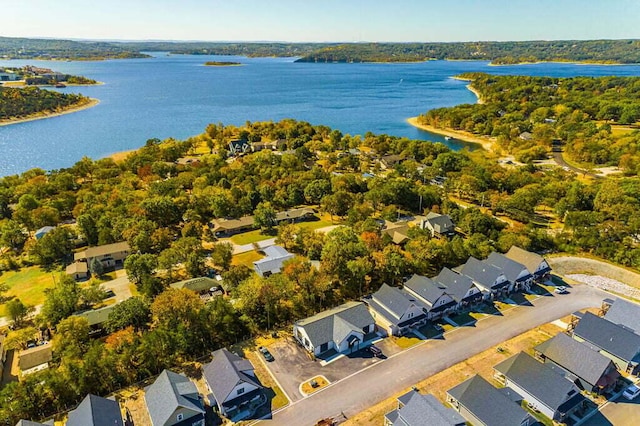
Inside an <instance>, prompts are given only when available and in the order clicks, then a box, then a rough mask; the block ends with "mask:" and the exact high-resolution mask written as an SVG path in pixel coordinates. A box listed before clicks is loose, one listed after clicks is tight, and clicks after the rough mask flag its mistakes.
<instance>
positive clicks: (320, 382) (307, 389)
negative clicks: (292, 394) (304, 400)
mask: <svg viewBox="0 0 640 426" xmlns="http://www.w3.org/2000/svg"><path fill="white" fill-rule="evenodd" d="M312 380H315V381H316V384H317V385H316V387H315V388H314V387H313V386H311V381H312ZM328 384H329V382H328V381H327V379H325V377H324V376H316V377H314V378H312V379H309V380H307V381H306V382H304V383H303V384H302V392H303V393H305V394H306V395H310V394H312V393H314V392H317V391H319V390H320V389H322V388H323V387H325V386H327V385H328Z"/></svg>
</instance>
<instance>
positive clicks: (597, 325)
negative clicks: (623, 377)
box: [572, 312, 640, 374]
mask: <svg viewBox="0 0 640 426" xmlns="http://www.w3.org/2000/svg"><path fill="white" fill-rule="evenodd" d="M572 337H573V338H574V339H576V340H577V341H579V342H584V343H586V344H588V345H589V346H590V347H591V348H593V349H595V350H597V351H598V352H600V353H601V354H602V355H604V356H606V357H607V358H609V359H611V360H612V361H613V362H614V363H615V364H616V366H617V367H618V369H619V370H620V371H624V372H627V373H629V374H638V372H639V371H640V369H639V368H638V366H639V365H640V335H638V334H636V333H634V332H633V331H631V330H630V329H628V328H626V327H623V326H621V325H618V324H614V323H612V322H611V321H607V320H606V319H604V318H600V317H599V316H597V315H594V314H592V313H591V312H585V314H584V315H583V316H582V318H581V319H580V321H579V322H578V325H576V327H575V328H574V329H573V333H572Z"/></svg>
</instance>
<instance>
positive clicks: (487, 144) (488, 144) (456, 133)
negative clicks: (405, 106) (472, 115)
mask: <svg viewBox="0 0 640 426" xmlns="http://www.w3.org/2000/svg"><path fill="white" fill-rule="evenodd" d="M407 123H409V124H411V125H412V126H414V127H417V128H418V129H421V130H426V131H427V132H431V133H436V134H438V135H443V136H449V137H450V138H453V139H457V140H460V141H463V142H469V143H475V144H478V145H481V146H482V149H484V150H485V151H489V152H493V151H494V145H493V141H492V140H490V139H487V138H482V137H480V136H477V135H474V134H472V133H469V132H465V131H462V130H453V129H440V128H438V127H433V126H429V125H428V124H421V123H418V117H411V118H408V119H407Z"/></svg>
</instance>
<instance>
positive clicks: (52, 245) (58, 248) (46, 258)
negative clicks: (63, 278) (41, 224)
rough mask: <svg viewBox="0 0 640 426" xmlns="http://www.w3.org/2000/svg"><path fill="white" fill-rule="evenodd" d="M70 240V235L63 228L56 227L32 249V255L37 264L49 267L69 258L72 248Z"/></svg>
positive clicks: (71, 236)
mask: <svg viewBox="0 0 640 426" xmlns="http://www.w3.org/2000/svg"><path fill="white" fill-rule="evenodd" d="M72 238H73V235H72V233H71V232H70V231H69V230H68V229H67V228H66V227H64V226H58V227H56V228H54V229H53V230H52V231H51V232H48V233H47V234H46V235H45V236H44V237H42V238H40V239H39V240H38V241H37V242H36V244H35V246H34V247H33V254H34V255H35V256H36V258H37V260H38V263H39V264H41V265H45V266H49V265H53V264H54V263H56V262H60V261H62V260H63V259H64V258H65V257H67V256H69V255H70V253H71V250H72V248H73V243H72Z"/></svg>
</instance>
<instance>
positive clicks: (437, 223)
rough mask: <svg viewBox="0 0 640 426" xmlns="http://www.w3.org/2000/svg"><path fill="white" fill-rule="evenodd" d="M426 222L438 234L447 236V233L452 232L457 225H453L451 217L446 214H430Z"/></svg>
mask: <svg viewBox="0 0 640 426" xmlns="http://www.w3.org/2000/svg"><path fill="white" fill-rule="evenodd" d="M426 221H427V222H429V224H430V225H431V227H432V228H433V230H434V231H436V232H437V233H438V234H446V233H447V232H452V231H453V230H454V229H455V225H454V224H453V221H452V220H451V217H449V216H448V215H446V214H438V213H433V212H429V213H428V214H427V219H426Z"/></svg>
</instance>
